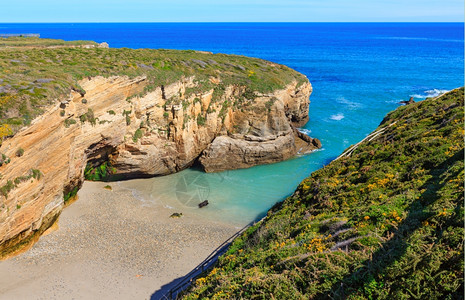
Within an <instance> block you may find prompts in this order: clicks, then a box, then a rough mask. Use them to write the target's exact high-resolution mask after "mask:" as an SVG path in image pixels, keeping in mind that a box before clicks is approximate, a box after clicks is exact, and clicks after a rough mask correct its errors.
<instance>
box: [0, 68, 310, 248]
mask: <svg viewBox="0 0 465 300" xmlns="http://www.w3.org/2000/svg"><path fill="white" fill-rule="evenodd" d="M212 82H213V81H212ZM79 84H80V86H81V87H82V88H83V89H84V90H85V95H83V93H79V92H75V91H72V92H71V94H70V96H69V98H68V99H63V100H62V101H61V103H59V104H57V105H56V106H54V107H51V108H50V109H48V110H47V112H46V113H45V114H43V115H42V116H41V117H39V118H37V119H36V120H34V121H33V123H32V124H31V125H30V126H29V127H28V128H25V129H23V130H22V131H20V132H19V133H17V134H16V135H15V136H14V137H13V138H11V139H8V140H5V141H4V142H3V144H2V146H1V148H0V152H1V153H3V154H5V155H6V157H9V158H10V159H11V162H10V163H8V164H4V165H3V166H1V167H0V173H1V174H2V177H1V179H0V187H2V195H0V201H1V202H0V254H2V251H3V253H5V252H6V251H7V250H8V249H11V248H12V247H14V246H15V245H17V244H18V243H21V242H22V241H24V240H27V239H28V238H30V237H31V236H33V235H34V234H37V233H40V232H42V231H43V230H44V229H45V228H46V227H48V226H50V224H51V223H52V222H53V220H54V219H55V218H56V216H57V215H58V214H59V213H60V212H61V210H62V209H63V206H64V201H63V196H64V195H65V194H68V193H69V192H70V191H72V190H73V189H74V190H76V189H77V188H79V187H80V185H81V184H82V181H83V180H84V169H85V167H86V165H88V164H89V165H91V166H99V165H100V164H102V163H103V162H109V163H110V164H111V166H112V167H113V168H114V171H115V175H117V176H121V177H125V178H133V177H148V176H155V175H165V174H170V173H173V172H177V171H179V170H182V169H184V168H187V167H189V166H190V165H192V164H193V163H194V162H195V161H196V160H197V159H199V157H200V159H199V162H200V163H201V164H202V165H203V166H204V168H205V170H206V171H207V172H216V171H221V170H226V169H234V168H246V167H250V166H253V165H257V164H263V163H272V162H277V161H282V160H284V159H287V158H289V157H291V156H293V155H295V154H296V153H297V152H298V151H302V145H303V146H304V148H306V150H305V151H307V150H311V149H315V148H316V146H315V145H318V143H317V142H315V141H314V140H312V139H311V138H308V139H307V138H304V139H302V136H300V138H299V134H296V131H295V130H294V127H293V126H294V125H296V126H299V125H302V124H304V123H305V122H306V121H307V118H308V104H309V101H308V98H309V95H310V93H311V85H310V84H309V83H308V82H307V83H304V84H302V85H300V86H297V83H293V84H290V85H289V86H287V87H286V88H285V89H283V90H279V91H275V92H274V93H270V94H255V95H253V96H250V95H249V96H248V98H250V99H248V98H246V97H244V89H245V88H244V87H238V86H228V87H226V89H225V90H224V92H223V93H222V94H221V95H219V96H218V95H215V96H214V95H213V93H214V90H213V89H212V90H211V91H208V92H206V93H203V94H189V95H187V94H186V89H189V88H192V87H195V85H196V83H195V80H194V78H193V77H189V78H180V80H179V81H178V82H176V83H174V84H171V85H169V86H159V87H156V88H155V89H152V91H151V92H149V93H146V94H145V95H143V96H136V95H140V94H141V93H142V92H143V91H144V88H145V87H146V85H147V83H146V79H145V78H144V77H138V78H133V79H130V78H127V77H111V78H104V77H96V78H90V79H85V80H82V81H81V82H80V83H79ZM296 144H298V145H299V147H297V146H296ZM18 149H23V150H24V154H23V155H22V156H19V155H18V156H17V155H16V154H17V152H18Z"/></svg>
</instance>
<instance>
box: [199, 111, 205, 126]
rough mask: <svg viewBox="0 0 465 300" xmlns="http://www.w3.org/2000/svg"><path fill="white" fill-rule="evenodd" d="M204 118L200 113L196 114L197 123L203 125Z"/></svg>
mask: <svg viewBox="0 0 465 300" xmlns="http://www.w3.org/2000/svg"><path fill="white" fill-rule="evenodd" d="M205 121H206V118H205V117H204V116H202V115H201V114H198V116H197V125H199V126H203V125H205Z"/></svg>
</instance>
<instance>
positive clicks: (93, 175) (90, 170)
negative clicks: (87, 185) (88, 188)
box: [84, 161, 116, 181]
mask: <svg viewBox="0 0 465 300" xmlns="http://www.w3.org/2000/svg"><path fill="white" fill-rule="evenodd" d="M115 173H116V169H115V168H113V167H112V165H111V164H110V162H108V161H105V162H103V163H102V164H100V165H98V166H93V165H92V164H87V166H86V168H85V170H84V178H85V179H86V180H91V181H100V180H103V181H105V180H108V179H109V178H110V176H111V175H113V174H115Z"/></svg>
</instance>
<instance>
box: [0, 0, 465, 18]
mask: <svg viewBox="0 0 465 300" xmlns="http://www.w3.org/2000/svg"><path fill="white" fill-rule="evenodd" d="M0 11H1V13H0V23H8V22H463V21H464V1H463V0H288V1H278V0H79V1H78V0H0Z"/></svg>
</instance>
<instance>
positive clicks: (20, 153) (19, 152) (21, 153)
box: [16, 148, 24, 157]
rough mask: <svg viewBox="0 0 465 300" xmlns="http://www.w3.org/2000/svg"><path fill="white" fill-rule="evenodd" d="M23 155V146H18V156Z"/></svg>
mask: <svg viewBox="0 0 465 300" xmlns="http://www.w3.org/2000/svg"><path fill="white" fill-rule="evenodd" d="M23 155H24V149H23V148H18V150H16V156H17V157H21V156H23Z"/></svg>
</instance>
